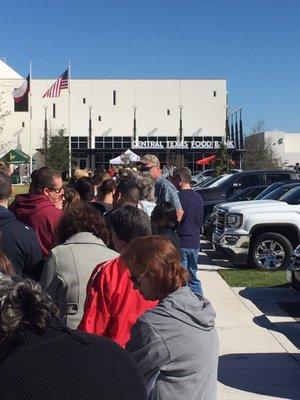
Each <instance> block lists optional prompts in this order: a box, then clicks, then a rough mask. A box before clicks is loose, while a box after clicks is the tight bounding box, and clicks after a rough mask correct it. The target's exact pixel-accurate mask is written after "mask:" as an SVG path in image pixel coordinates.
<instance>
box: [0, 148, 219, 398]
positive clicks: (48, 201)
mask: <svg viewBox="0 0 300 400" xmlns="http://www.w3.org/2000/svg"><path fill="white" fill-rule="evenodd" d="M11 194H12V184H11V178H10V176H9V174H8V172H7V171H6V170H5V168H1V166H0V233H1V237H0V244H1V248H0V249H1V253H0V340H1V343H0V379H1V378H2V379H1V383H0V399H2V398H3V399H4V398H5V399H30V400H34V399H41V398H43V399H85V398H88V399H90V400H92V399H103V400H119V399H120V400H125V399H126V400H127V399H131V400H135V399H136V400H143V399H150V400H156V399H157V400H158V399H161V400H176V399H180V400H184V399H187V400H200V399H203V400H214V399H216V385H217V365H218V336H217V332H216V328H215V322H214V321H215V312H214V310H213V308H212V305H211V304H210V302H209V300H208V299H206V298H205V296H204V295H203V288H202V286H201V282H200V280H199V279H198V277H197V258H198V254H199V249H200V231H201V225H202V219H203V201H202V198H201V196H200V195H199V194H198V193H196V192H194V191H193V190H192V189H191V173H190V171H189V169H188V168H186V167H178V168H175V169H174V171H173V175H172V177H170V179H167V178H166V177H164V176H163V174H162V169H161V165H160V162H159V159H158V158H157V157H156V156H154V155H152V154H147V155H145V156H144V157H143V158H142V159H141V161H140V163H139V165H137V168H134V169H126V168H124V169H122V170H119V171H118V174H117V175H116V171H113V170H112V169H110V170H109V171H107V172H106V171H105V170H104V169H99V170H97V171H95V173H94V174H91V173H85V172H84V171H79V170H77V171H76V173H75V174H74V176H73V177H72V178H71V179H70V180H69V182H67V183H64V182H63V181H62V178H61V175H60V173H59V172H58V171H55V170H52V169H51V168H48V167H43V168H40V169H38V170H36V171H34V172H33V173H32V176H31V183H30V187H29V192H28V193H26V194H22V195H17V196H16V197H15V199H14V201H13V202H12V204H10V205H9V199H10V197H11Z"/></svg>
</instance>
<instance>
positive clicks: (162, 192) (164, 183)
mask: <svg viewBox="0 0 300 400" xmlns="http://www.w3.org/2000/svg"><path fill="white" fill-rule="evenodd" d="M140 163H141V164H142V166H141V171H142V172H145V173H149V175H150V176H151V177H152V179H153V180H154V182H155V197H156V203H157V204H161V203H165V202H166V201H169V202H170V203H171V204H173V206H174V207H175V210H176V215H177V221H178V222H180V221H181V219H182V217H183V209H182V206H181V203H180V200H179V197H178V193H177V189H176V188H175V186H174V185H173V183H172V182H170V181H169V180H168V179H167V178H165V177H164V176H163V174H162V170H161V168H160V161H159V159H158V158H157V157H156V156H155V155H154V154H146V155H145V156H144V157H143V158H142V159H141V161H140Z"/></svg>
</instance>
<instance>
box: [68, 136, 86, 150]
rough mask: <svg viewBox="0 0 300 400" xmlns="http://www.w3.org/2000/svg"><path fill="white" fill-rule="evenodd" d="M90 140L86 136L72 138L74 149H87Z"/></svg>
mask: <svg viewBox="0 0 300 400" xmlns="http://www.w3.org/2000/svg"><path fill="white" fill-rule="evenodd" d="M87 139H88V138H87V137H86V136H71V148H72V149H87V148H88V145H87V143H88V140H87Z"/></svg>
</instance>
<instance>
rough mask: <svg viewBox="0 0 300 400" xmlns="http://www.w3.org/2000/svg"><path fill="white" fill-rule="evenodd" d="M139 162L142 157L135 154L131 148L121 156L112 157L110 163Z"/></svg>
mask: <svg viewBox="0 0 300 400" xmlns="http://www.w3.org/2000/svg"><path fill="white" fill-rule="evenodd" d="M128 161H129V162H138V161H140V157H139V156H138V155H137V154H135V153H134V152H133V151H131V150H129V149H128V150H126V151H125V153H123V154H121V155H120V156H118V157H116V158H112V159H111V160H109V163H110V164H112V165H124V164H126V162H128Z"/></svg>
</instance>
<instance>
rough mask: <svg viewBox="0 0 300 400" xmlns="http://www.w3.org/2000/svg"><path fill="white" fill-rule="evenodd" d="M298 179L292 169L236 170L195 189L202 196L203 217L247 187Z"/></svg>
mask: <svg viewBox="0 0 300 400" xmlns="http://www.w3.org/2000/svg"><path fill="white" fill-rule="evenodd" d="M292 179H295V180H296V179H298V176H297V174H296V172H295V171H293V170H257V171H244V172H237V173H235V174H232V175H229V177H227V178H226V179H224V180H218V181H216V182H213V184H212V185H210V186H208V187H200V188H199V189H196V191H197V192H199V193H200V194H201V196H202V198H203V202H204V217H206V215H207V214H209V213H211V212H212V211H213V208H214V206H215V205H216V204H220V203H225V202H226V201H227V200H228V199H229V198H230V197H231V196H233V194H235V193H236V192H238V191H240V190H243V189H246V188H248V187H253V186H260V185H270V184H272V183H274V182H278V181H282V182H287V181H290V180H292Z"/></svg>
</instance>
